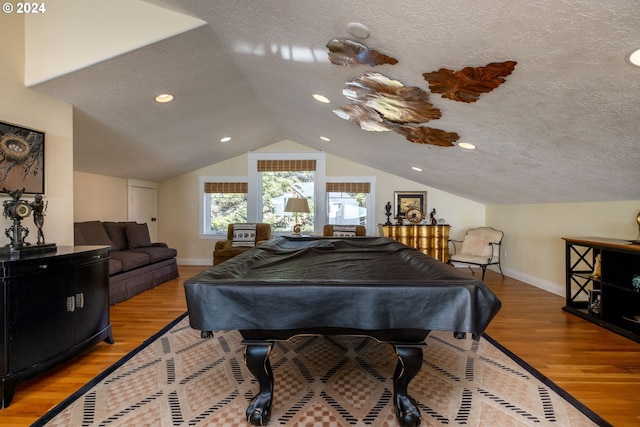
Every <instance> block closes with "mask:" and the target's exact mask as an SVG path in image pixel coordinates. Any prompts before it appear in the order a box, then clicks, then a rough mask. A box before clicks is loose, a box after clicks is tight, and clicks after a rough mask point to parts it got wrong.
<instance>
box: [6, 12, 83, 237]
mask: <svg viewBox="0 0 640 427" xmlns="http://www.w3.org/2000/svg"><path fill="white" fill-rule="evenodd" d="M0 40H11V43H8V44H9V45H11V46H15V45H17V46H20V48H13V47H12V48H9V49H7V50H4V51H3V54H2V55H0V94H2V95H1V96H0V121H2V122H5V123H11V124H15V125H18V126H24V127H27V128H31V129H36V130H39V131H43V132H45V144H44V146H45V162H44V163H45V197H44V198H45V200H46V201H47V202H48V207H47V211H46V213H45V221H44V227H43V231H44V235H45V238H46V241H47V243H56V244H57V245H59V246H63V245H72V244H73V111H72V107H71V105H69V104H66V103H64V102H62V101H59V100H57V99H54V98H51V97H49V96H45V95H42V94H41V93H39V92H36V91H34V90H31V89H27V88H25V87H24V85H23V83H22V79H23V75H24V53H23V46H24V43H23V40H24V21H23V19H22V17H19V15H16V14H3V16H2V25H0ZM14 43H15V45H14ZM0 188H2V183H1V182H0ZM31 197H32V196H28V195H25V196H24V197H23V199H26V200H30V198H31ZM7 198H8V197H7V196H5V195H2V196H0V199H1V200H5V199H7ZM10 225H11V221H9V220H8V219H6V218H4V217H0V229H2V230H4V229H6V228H7V227H9V226H10ZM23 225H24V226H26V227H27V228H29V230H30V231H31V233H30V236H28V237H27V239H26V241H27V242H29V243H35V239H36V228H35V225H33V221H32V220H31V218H30V217H29V218H27V219H26V220H25V221H23ZM3 234H4V233H0V235H2V236H3ZM3 239H4V238H0V243H1V244H2V245H4V244H7V243H9V240H8V239H7V240H3Z"/></svg>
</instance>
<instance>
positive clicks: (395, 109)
mask: <svg viewBox="0 0 640 427" xmlns="http://www.w3.org/2000/svg"><path fill="white" fill-rule="evenodd" d="M346 85H347V87H346V88H345V89H344V90H343V91H342V93H343V94H344V96H346V97H347V98H348V99H349V100H350V101H352V102H353V103H354V104H358V105H366V106H367V107H369V108H372V109H374V110H375V111H377V112H378V113H379V114H380V115H381V116H382V117H383V118H384V119H386V120H389V121H391V122H394V123H415V124H418V123H423V122H427V121H429V120H436V119H439V118H440V117H441V116H442V113H441V112H440V110H439V109H437V108H435V107H434V106H433V105H432V104H431V102H429V94H428V93H427V92H425V91H424V90H422V89H420V88H418V87H410V86H405V85H403V84H402V83H400V82H399V81H397V80H391V79H390V78H388V77H386V76H384V75H382V74H379V73H367V74H363V75H362V76H360V77H358V78H356V79H354V80H352V81H350V82H347V83H346Z"/></svg>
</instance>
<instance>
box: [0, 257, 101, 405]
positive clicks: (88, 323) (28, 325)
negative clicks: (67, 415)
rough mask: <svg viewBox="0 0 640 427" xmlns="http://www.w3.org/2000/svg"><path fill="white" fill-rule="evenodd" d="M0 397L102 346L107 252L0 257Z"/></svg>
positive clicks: (6, 397)
mask: <svg viewBox="0 0 640 427" xmlns="http://www.w3.org/2000/svg"><path fill="white" fill-rule="evenodd" d="M0 280H1V283H2V294H1V295H0V313H1V315H2V321H1V326H2V327H1V328H0V359H1V360H0V393H1V398H2V402H1V404H2V405H1V406H2V408H5V407H7V406H8V405H9V403H10V402H11V399H12V398H13V394H14V392H15V387H16V385H17V384H18V382H20V381H22V380H24V379H26V378H29V377H32V376H34V375H36V374H38V373H40V372H42V371H44V370H46V369H48V368H50V367H53V366H55V365H57V364H59V363H61V362H62V361H64V360H66V359H68V358H70V357H71V356H73V355H74V354H77V353H78V352H79V351H81V350H83V349H85V348H87V347H88V346H90V345H93V344H96V343H98V342H100V341H107V342H109V343H113V336H112V333H111V325H110V323H109V252H108V248H107V247H97V246H75V247H58V248H57V250H56V251H55V252H48V253H41V254H30V255H27V256H25V257H21V258H20V259H8V258H1V257H0Z"/></svg>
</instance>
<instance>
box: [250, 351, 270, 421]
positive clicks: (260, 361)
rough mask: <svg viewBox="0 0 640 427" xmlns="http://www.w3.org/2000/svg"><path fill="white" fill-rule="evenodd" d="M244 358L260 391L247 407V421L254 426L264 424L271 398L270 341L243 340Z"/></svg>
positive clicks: (267, 417) (267, 418)
mask: <svg viewBox="0 0 640 427" xmlns="http://www.w3.org/2000/svg"><path fill="white" fill-rule="evenodd" d="M244 344H245V351H244V359H245V363H246V365H247V368H248V369H249V371H251V373H252V374H253V375H254V376H255V377H256V379H257V380H258V385H259V386H260V392H259V393H258V394H256V395H255V396H254V397H253V399H252V400H251V403H250V404H249V407H248V408H247V422H249V423H251V424H252V425H254V426H264V425H267V424H268V423H269V417H270V416H271V400H272V398H273V370H272V369H271V363H269V353H270V352H271V348H272V347H273V343H272V342H258V343H255V342H254V343H252V342H244Z"/></svg>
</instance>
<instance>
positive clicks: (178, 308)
mask: <svg viewBox="0 0 640 427" xmlns="http://www.w3.org/2000/svg"><path fill="white" fill-rule="evenodd" d="M203 268H206V267H194V266H181V267H180V279H177V280H172V281H170V282H167V283H165V284H163V285H161V286H159V287H157V288H155V289H152V290H150V291H147V292H145V293H143V294H141V295H139V296H136V297H135V298H132V299H130V300H127V301H124V302H122V303H120V304H118V305H115V306H113V307H111V323H112V325H113V331H114V339H115V341H116V343H115V344H113V345H109V344H106V343H100V344H99V345H97V346H95V347H93V348H92V349H90V350H88V351H86V352H85V353H83V354H81V355H80V356H78V357H76V358H75V359H73V360H71V361H70V362H68V363H65V364H64V365H62V366H60V367H58V368H55V369H53V370H51V371H49V372H47V373H44V374H42V375H40V376H38V377H36V378H33V379H31V380H29V381H26V382H24V383H22V384H20V385H18V388H17V390H16V394H15V397H14V398H13V402H12V403H11V405H10V406H9V407H8V408H6V409H4V410H0V425H2V426H3V427H15V426H28V425H30V424H31V423H33V422H34V421H35V420H37V419H38V418H40V417H41V416H42V415H43V414H45V413H46V412H47V411H48V410H49V409H51V408H52V407H54V406H55V405H56V404H58V403H59V402H61V401H63V400H64V399H65V398H66V397H67V396H69V395H70V394H71V393H73V392H75V391H76V390H77V389H79V388H81V387H82V386H83V385H84V384H86V383H87V382H89V381H90V380H91V379H93V378H94V377H95V376H96V375H98V374H99V373H100V372H102V371H103V370H104V369H106V368H108V367H109V366H111V365H112V364H113V363H115V362H117V361H118V360H119V359H120V358H122V357H123V356H125V355H126V354H127V353H129V352H130V351H131V350H133V349H135V348H136V347H137V346H138V345H140V344H141V343H142V342H143V341H144V340H145V339H147V338H148V337H150V336H151V335H153V334H154V333H156V332H157V331H158V330H160V329H162V328H163V327H164V326H165V325H167V324H168V323H169V322H171V321H172V320H174V319H175V318H176V317H178V316H179V315H180V314H182V313H184V312H185V311H186V303H185V298H184V290H183V287H182V282H183V280H184V279H187V278H189V277H191V276H193V275H195V274H196V273H198V272H199V271H201V270H202V269H203ZM460 271H466V272H467V273H468V274H471V273H470V272H469V270H468V269H466V268H465V269H462V270H460ZM478 274H479V273H476V275H478ZM485 281H486V282H487V284H488V285H489V286H490V287H491V289H493V290H494V292H495V293H496V294H497V295H498V296H499V297H500V299H501V300H502V310H501V311H500V313H498V315H497V316H496V318H495V319H494V320H493V322H492V323H491V325H490V326H489V328H488V330H487V334H488V335H490V336H491V337H492V338H494V339H495V340H497V341H498V342H499V343H500V344H502V345H503V346H505V347H506V348H508V349H509V350H511V351H512V352H513V353H515V354H517V355H518V356H519V357H520V358H522V359H523V360H525V361H526V362H527V363H529V364H530V365H532V366H533V367H535V368H536V369H538V370H539V371H540V372H541V373H542V374H544V375H545V376H547V377H548V378H550V379H551V380H552V381H554V382H555V383H556V384H557V385H559V386H560V387H562V388H564V389H565V390H566V391H567V392H569V393H570V394H571V395H573V396H574V397H575V398H577V399H578V400H580V401H581V402H582V403H584V404H585V405H586V406H588V407H589V408H591V409H592V410H593V411H594V412H596V413H597V414H599V415H600V416H601V417H603V418H604V419H606V420H607V421H609V422H610V423H611V424H613V425H614V426H625V427H626V426H635V425H640V344H638V343H635V342H633V341H631V340H629V339H627V338H624V337H621V336H619V335H617V334H615V333H612V332H610V331H607V330H605V329H603V328H600V327H598V326H596V325H593V324H591V323H589V322H586V321H584V320H582V319H579V318H577V317H575V316H573V315H571V314H568V313H565V312H564V311H562V310H561V308H562V306H563V302H564V300H563V298H561V297H558V296H556V295H553V294H550V293H548V292H545V291H542V290H540V289H537V288H535V287H532V286H529V285H526V284H524V283H522V282H519V281H517V280H514V279H510V278H505V279H504V280H503V279H502V277H501V276H500V275H499V274H496V273H494V272H492V271H488V272H487V276H486V278H485Z"/></svg>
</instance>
